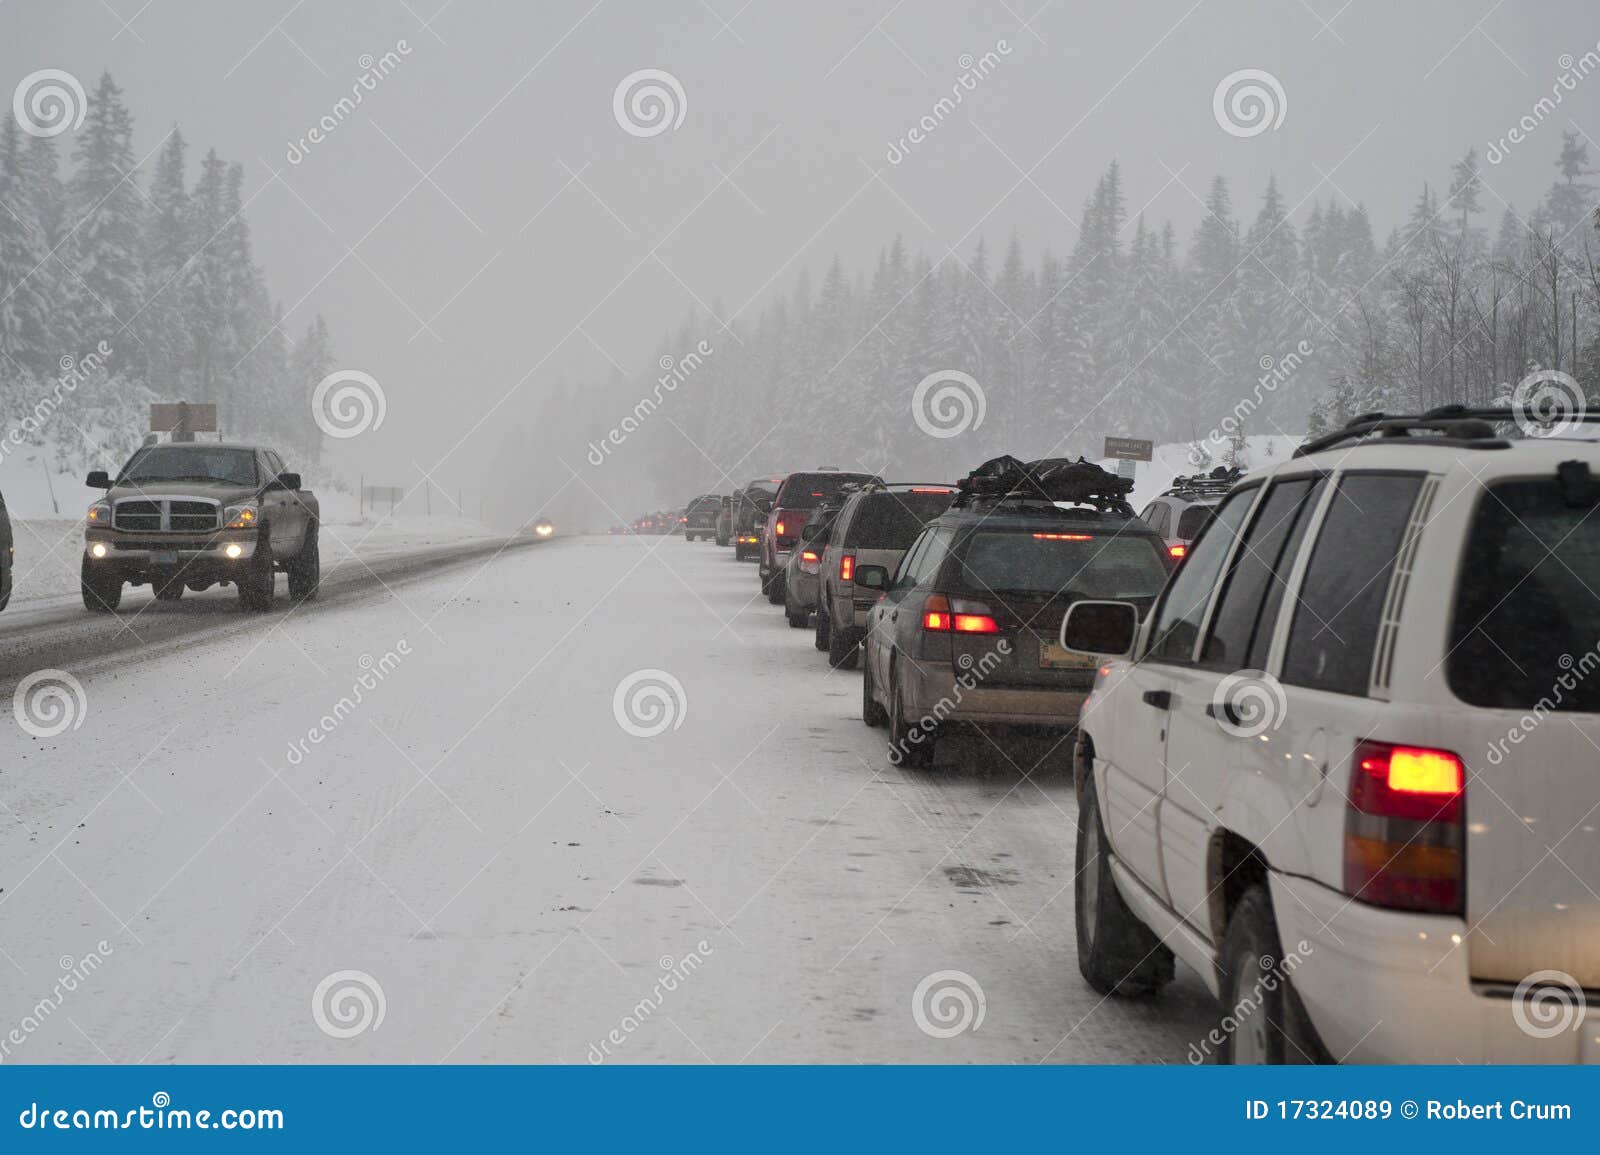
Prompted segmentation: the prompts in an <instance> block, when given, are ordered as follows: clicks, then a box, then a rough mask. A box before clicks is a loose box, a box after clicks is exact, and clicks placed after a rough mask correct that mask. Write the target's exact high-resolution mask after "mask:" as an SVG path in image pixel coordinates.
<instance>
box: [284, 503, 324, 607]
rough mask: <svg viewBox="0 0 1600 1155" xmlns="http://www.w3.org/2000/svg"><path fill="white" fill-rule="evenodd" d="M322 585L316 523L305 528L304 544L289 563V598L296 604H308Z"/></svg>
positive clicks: (320, 555)
mask: <svg viewBox="0 0 1600 1155" xmlns="http://www.w3.org/2000/svg"><path fill="white" fill-rule="evenodd" d="M321 584H322V554H321V551H320V549H319V548H318V546H317V523H316V522H312V523H311V524H310V525H308V526H307V527H306V540H305V544H304V545H302V546H301V547H300V553H299V554H298V555H297V556H296V557H295V559H294V560H293V561H292V562H290V563H289V596H290V597H291V598H293V599H294V600H295V601H297V602H309V601H310V600H311V599H312V598H314V597H316V596H317V588H318V587H319V586H320V585H321Z"/></svg>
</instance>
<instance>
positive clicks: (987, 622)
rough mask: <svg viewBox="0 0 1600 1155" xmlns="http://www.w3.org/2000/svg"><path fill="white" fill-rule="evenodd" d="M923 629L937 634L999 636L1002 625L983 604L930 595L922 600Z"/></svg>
mask: <svg viewBox="0 0 1600 1155" xmlns="http://www.w3.org/2000/svg"><path fill="white" fill-rule="evenodd" d="M922 628H923V629H925V630H927V631H928V632H930V633H936V634H942V633H948V632H951V631H954V632H955V633H958V634H998V633H999V632H1000V623H999V622H997V621H995V620H994V618H993V617H992V616H991V611H990V609H989V607H988V606H986V605H985V604H984V603H982V602H973V601H967V600H966V599H964V598H956V599H955V600H953V601H952V600H951V599H950V598H947V597H945V596H944V595H943V594H929V595H928V596H927V597H926V598H924V599H923V600H922Z"/></svg>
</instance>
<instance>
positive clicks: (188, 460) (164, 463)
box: [117, 445, 256, 485]
mask: <svg viewBox="0 0 1600 1155" xmlns="http://www.w3.org/2000/svg"><path fill="white" fill-rule="evenodd" d="M164 481H215V482H221V483H223V484H226V485H255V484H256V455H255V453H254V452H253V451H251V450H249V449H223V448H220V447H218V446H215V445H155V446H151V447H150V448H148V449H141V450H139V452H138V453H135V454H134V455H133V457H132V458H131V459H130V460H129V461H128V464H127V465H125V466H123V468H122V473H121V475H120V476H118V478H117V484H118V485H149V484H152V483H154V482H164Z"/></svg>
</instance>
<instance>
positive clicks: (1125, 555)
mask: <svg viewBox="0 0 1600 1155" xmlns="http://www.w3.org/2000/svg"><path fill="white" fill-rule="evenodd" d="M960 569H961V582H962V584H963V585H965V586H966V587H967V588H968V589H971V590H983V591H990V592H993V593H997V594H1002V593H1022V594H1044V595H1046V596H1049V597H1053V596H1055V595H1056V594H1060V593H1066V592H1068V591H1070V592H1072V593H1073V594H1076V595H1077V596H1078V597H1080V598H1111V599H1123V598H1146V597H1154V596H1155V595H1156V594H1157V593H1160V592H1161V587H1162V585H1163V583H1165V582H1166V580H1167V567H1166V563H1165V562H1164V561H1163V560H1162V551H1161V543H1160V541H1159V540H1158V539H1157V538H1155V537H1154V536H1152V535H1150V534H1148V533H1143V532H1141V533H1126V534H1119V533H1117V532H1115V531H1113V532H1111V533H1106V532H1104V531H1100V532H1096V531H1095V530H1092V529H1073V528H1063V527H1060V526H1055V527H1050V528H1041V529H1039V530H1034V531H1029V530H1025V529H1024V530H979V531H978V532H976V533H974V534H973V535H972V536H971V537H970V538H968V539H967V543H966V548H965V550H963V551H962V556H961V567H960Z"/></svg>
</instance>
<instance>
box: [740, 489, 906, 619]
mask: <svg viewBox="0 0 1600 1155" xmlns="http://www.w3.org/2000/svg"><path fill="white" fill-rule="evenodd" d="M869 483H870V484H877V483H879V479H878V477H877V476H876V475H875V474H871V473H844V472H841V471H840V470H837V469H828V468H823V469H814V470H808V471H806V472H803V473H791V474H789V476H788V477H785V478H784V479H783V484H782V485H780V486H779V487H778V493H777V496H776V497H774V498H773V500H772V509H771V510H770V511H768V513H767V522H766V527H765V529H764V530H763V531H762V533H761V567H760V577H761V592H762V593H764V594H766V595H767V600H768V601H769V602H771V603H772V604H773V605H781V604H782V603H783V572H784V567H785V566H786V565H788V563H789V554H790V553H791V552H793V550H794V547H795V543H796V542H797V541H799V540H800V529H801V527H802V526H804V525H805V523H806V521H807V520H808V519H809V518H810V517H811V514H812V512H813V511H815V510H816V509H818V508H819V507H821V506H823V505H825V504H828V503H830V502H831V503H835V504H837V503H838V502H840V501H842V500H843V498H844V496H845V493H846V491H847V490H849V489H851V488H853V487H855V486H861V485H867V484H869Z"/></svg>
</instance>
